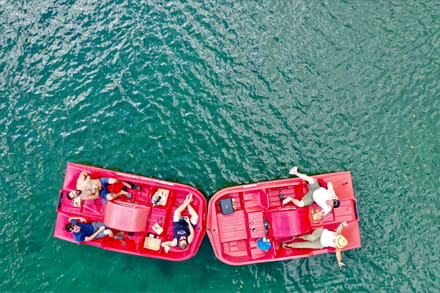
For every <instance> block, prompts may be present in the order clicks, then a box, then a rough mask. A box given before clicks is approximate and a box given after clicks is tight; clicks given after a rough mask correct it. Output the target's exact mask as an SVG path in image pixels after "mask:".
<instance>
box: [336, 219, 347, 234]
mask: <svg viewBox="0 0 440 293" xmlns="http://www.w3.org/2000/svg"><path fill="white" fill-rule="evenodd" d="M347 226H348V224H347V222H346V221H344V222H342V223H341V224H340V225H339V226H338V229H336V235H340V234H341V233H342V230H344V228H345V227H347Z"/></svg>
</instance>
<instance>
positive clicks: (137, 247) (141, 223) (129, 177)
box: [54, 163, 206, 261]
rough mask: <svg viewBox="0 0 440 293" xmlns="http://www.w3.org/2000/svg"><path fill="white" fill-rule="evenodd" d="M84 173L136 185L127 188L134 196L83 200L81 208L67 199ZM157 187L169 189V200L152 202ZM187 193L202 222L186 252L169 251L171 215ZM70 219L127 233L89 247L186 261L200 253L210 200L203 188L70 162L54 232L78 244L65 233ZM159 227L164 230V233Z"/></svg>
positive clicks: (171, 226)
mask: <svg viewBox="0 0 440 293" xmlns="http://www.w3.org/2000/svg"><path fill="white" fill-rule="evenodd" d="M81 171H87V172H88V173H89V174H91V175H92V177H94V178H98V177H110V178H116V179H118V180H121V181H126V182H129V183H132V184H133V186H134V188H133V189H129V190H128V191H129V192H130V193H131V194H132V198H130V199H128V198H125V197H124V196H120V197H118V198H117V199H115V200H113V201H108V202H107V203H106V204H104V203H103V202H102V200H101V199H100V198H99V199H95V200H83V201H81V203H80V206H78V204H77V203H75V202H74V201H73V200H69V199H68V198H67V197H66V194H67V193H68V192H69V191H71V190H74V189H75V186H76V181H77V178H78V176H79V174H80V172H81ZM159 189H161V190H165V191H167V199H166V202H162V203H161V204H160V205H154V204H153V203H155V202H154V200H153V196H154V194H156V193H157V192H158V190H159ZM188 193H192V194H193V203H192V206H193V207H194V209H195V210H196V211H197V213H198V214H199V221H198V223H197V226H196V227H195V229H194V231H195V235H194V240H193V242H192V243H191V244H190V245H189V247H188V248H187V249H185V250H181V249H179V248H177V247H173V248H171V249H170V251H169V252H168V253H165V251H164V249H163V248H162V247H161V246H160V243H161V242H164V241H169V240H172V239H173V223H172V220H173V213H174V211H175V209H176V208H177V207H178V206H179V205H180V204H181V203H182V202H183V201H184V200H185V197H186V195H187V194H188ZM162 204H163V205H162ZM182 215H183V216H188V213H187V212H186V211H185V212H184V213H183V214H182ZM69 217H84V218H86V219H87V220H88V222H92V221H98V222H103V223H105V224H106V225H107V226H108V227H110V228H111V229H112V230H113V232H114V233H118V232H121V234H122V236H123V237H122V239H116V238H112V237H104V238H101V239H98V240H93V241H89V242H86V243H85V244H87V245H92V246H97V247H100V248H102V249H106V250H111V251H116V252H121V253H128V254H133V255H139V256H145V257H152V258H159V259H164V260H171V261H182V260H187V259H189V258H191V257H193V256H194V255H195V254H196V253H197V251H198V249H199V247H200V245H201V242H202V240H203V237H204V235H205V232H206V230H205V227H206V199H205V197H204V196H203V194H201V193H200V191H198V190H196V189H195V188H193V187H191V186H187V185H183V184H179V183H174V182H169V181H164V180H158V179H154V178H149V177H144V176H138V175H133V174H128V173H123V172H118V171H112V170H107V169H102V168H97V167H91V166H86V165H80V164H73V163H68V164H67V169H66V174H65V178H64V185H63V188H62V189H61V191H60V197H59V203H58V208H57V219H56V225H55V231H54V236H55V237H56V238H60V239H63V240H66V241H70V242H74V243H78V242H76V241H75V240H74V239H73V237H72V236H73V235H72V233H69V232H66V231H65V229H64V227H65V225H66V224H67V223H68V219H69ZM159 226H160V228H159V229H158V228H157V227H159ZM161 229H162V230H163V231H160V230H161ZM159 232H160V233H159Z"/></svg>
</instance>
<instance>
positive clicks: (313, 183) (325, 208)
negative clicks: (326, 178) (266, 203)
mask: <svg viewBox="0 0 440 293" xmlns="http://www.w3.org/2000/svg"><path fill="white" fill-rule="evenodd" d="M289 174H291V175H296V176H298V177H299V178H301V179H302V180H305V181H307V185H308V187H309V191H308V192H307V193H306V195H304V197H303V198H302V199H301V200H298V199H296V198H293V197H291V196H288V197H286V198H285V199H283V201H282V204H283V206H284V205H286V204H288V203H289V202H293V204H294V205H296V206H297V207H305V206H309V205H311V204H313V203H314V202H316V203H317V204H318V205H319V206H320V207H321V209H322V210H321V211H320V212H319V213H317V214H315V218H316V219H321V218H322V217H323V216H325V215H327V214H328V213H330V212H331V211H332V209H333V208H337V207H339V205H340V202H339V200H338V197H337V196H336V194H335V191H334V189H333V184H332V183H331V182H329V183H328V184H327V188H324V187H322V186H320V185H319V183H318V181H317V180H316V179H315V178H312V177H310V176H307V175H306V174H302V173H299V172H298V167H293V168H292V169H290V171H289Z"/></svg>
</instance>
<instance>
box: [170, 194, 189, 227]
mask: <svg viewBox="0 0 440 293" xmlns="http://www.w3.org/2000/svg"><path fill="white" fill-rule="evenodd" d="M191 201H192V195H191V194H188V195H187V197H186V198H185V200H184V201H183V203H182V204H181V205H180V206H178V207H177V209H176V210H175V211H174V215H173V221H174V222H178V221H179V219H180V217H181V215H182V212H183V211H184V210H185V209H186V208H187V207H188V205H189V204H190V203H191Z"/></svg>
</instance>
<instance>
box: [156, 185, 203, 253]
mask: <svg viewBox="0 0 440 293" xmlns="http://www.w3.org/2000/svg"><path fill="white" fill-rule="evenodd" d="M192 200H193V195H192V193H189V194H188V195H187V196H186V198H185V201H184V202H183V203H182V204H181V205H180V206H179V207H178V208H177V209H176V210H175V211H174V215H173V230H174V239H173V240H171V241H166V242H163V243H162V247H163V248H164V249H165V252H168V251H169V250H170V248H171V247H172V246H178V247H180V248H181V249H186V248H187V247H188V245H189V244H190V243H191V242H192V241H193V239H194V227H195V226H196V225H197V221H198V219H199V216H198V215H197V212H196V210H195V209H194V208H193V207H192V206H191V202H192ZM185 209H188V212H189V214H190V215H191V218H188V217H182V212H183V211H184V210H185Z"/></svg>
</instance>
